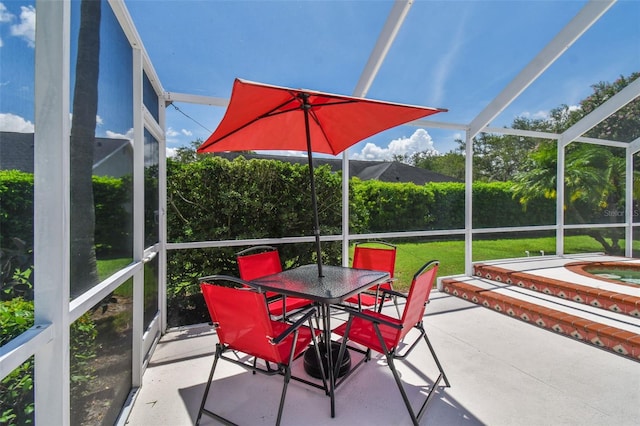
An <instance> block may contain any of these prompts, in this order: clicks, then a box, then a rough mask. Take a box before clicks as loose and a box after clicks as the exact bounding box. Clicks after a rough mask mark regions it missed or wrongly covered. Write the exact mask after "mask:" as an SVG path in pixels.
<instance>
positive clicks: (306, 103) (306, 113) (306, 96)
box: [299, 93, 323, 277]
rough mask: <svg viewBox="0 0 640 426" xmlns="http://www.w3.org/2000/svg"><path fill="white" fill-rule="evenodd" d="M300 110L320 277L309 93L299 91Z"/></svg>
mask: <svg viewBox="0 0 640 426" xmlns="http://www.w3.org/2000/svg"><path fill="white" fill-rule="evenodd" d="M299 97H300V98H301V99H302V110H303V111H304V128H305V132H306V134H307V158H308V160H309V180H310V181H311V207H312V208H313V219H314V230H313V232H314V235H315V238H316V256H317V257H318V276H319V277H322V276H323V275H322V248H321V247H320V220H319V219H318V201H317V199H316V180H315V177H314V175H313V155H312V150H311V132H310V130H309V110H310V109H311V104H310V103H309V94H308V93H300V94H299Z"/></svg>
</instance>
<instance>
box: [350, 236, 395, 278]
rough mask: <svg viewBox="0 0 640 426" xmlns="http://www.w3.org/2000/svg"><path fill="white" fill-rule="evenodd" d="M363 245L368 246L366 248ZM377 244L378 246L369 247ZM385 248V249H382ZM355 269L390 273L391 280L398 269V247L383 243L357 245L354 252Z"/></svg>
mask: <svg viewBox="0 0 640 426" xmlns="http://www.w3.org/2000/svg"><path fill="white" fill-rule="evenodd" d="M363 244H367V246H364V245H363ZM369 244H376V245H377V246H372V247H370V246H368V245H369ZM381 245H382V246H384V247H381ZM351 266H353V267H354V268H362V269H373V270H375V271H383V272H388V273H389V276H390V278H393V274H394V272H395V269H396V247H395V246H394V245H391V244H389V243H383V242H366V243H358V244H356V246H355V248H354V250H353V263H352V264H351Z"/></svg>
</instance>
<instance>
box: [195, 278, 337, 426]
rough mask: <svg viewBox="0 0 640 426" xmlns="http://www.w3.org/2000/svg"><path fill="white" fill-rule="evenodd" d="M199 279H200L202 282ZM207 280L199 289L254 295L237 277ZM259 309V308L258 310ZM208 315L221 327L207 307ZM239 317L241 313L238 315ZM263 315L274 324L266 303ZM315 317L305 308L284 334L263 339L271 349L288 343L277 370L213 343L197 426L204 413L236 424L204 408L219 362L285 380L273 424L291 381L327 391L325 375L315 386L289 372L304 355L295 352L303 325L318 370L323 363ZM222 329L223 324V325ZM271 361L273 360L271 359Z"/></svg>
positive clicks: (221, 344)
mask: <svg viewBox="0 0 640 426" xmlns="http://www.w3.org/2000/svg"><path fill="white" fill-rule="evenodd" d="M201 280H202V279H201ZM208 281H209V282H201V284H200V285H201V287H202V286H218V287H229V286H230V285H231V286H238V287H237V288H234V289H233V290H237V291H242V292H257V291H256V290H255V289H252V288H249V287H246V285H247V283H246V281H243V280H241V279H239V278H236V277H231V276H225V275H212V276H210V277H208ZM222 282H226V283H227V285H223V286H221V285H219V284H218V283H222ZM203 293H204V287H203ZM205 301H206V302H207V306H209V305H210V304H211V303H224V302H223V301H220V302H213V301H211V300H209V299H208V298H207V297H205ZM258 308H259V307H258ZM209 312H210V314H211V315H212V318H211V319H212V321H213V325H214V327H215V328H218V327H220V326H221V325H220V323H219V322H217V318H215V317H214V312H215V308H214V307H211V308H209ZM239 314H241V313H239ZM264 315H265V316H266V318H265V321H270V322H271V324H273V323H275V321H273V320H271V318H270V317H269V314H268V310H267V306H266V303H265V305H264ZM315 315H316V308H315V307H309V308H308V309H306V310H305V312H304V314H303V315H302V316H301V317H300V318H298V320H297V321H296V322H295V323H293V324H291V325H289V326H288V327H287V328H286V330H284V331H283V332H281V333H280V334H279V335H278V336H276V337H269V336H265V339H267V340H268V342H267V344H268V345H273V346H278V345H281V344H290V345H291V348H290V349H289V351H288V352H289V354H288V357H287V358H286V359H280V360H278V362H277V363H275V364H276V367H275V368H273V367H272V366H271V362H270V361H268V360H266V359H263V360H264V361H265V367H262V366H259V365H257V362H256V361H257V359H259V358H260V357H259V356H258V355H255V354H252V353H251V351H250V350H249V351H245V350H243V348H236V347H232V346H231V345H230V344H228V343H227V342H224V341H219V342H218V343H216V351H215V356H214V359H213V365H212V366H211V371H210V373H209V378H208V380H207V385H206V388H205V391H204V395H203V397H202V402H201V403H200V409H199V411H198V417H197V420H196V425H199V424H200V420H201V418H202V415H203V414H206V415H208V416H210V417H213V418H215V419H217V420H218V421H220V422H222V423H224V424H228V425H233V424H235V423H233V422H232V421H231V420H229V419H227V418H225V417H223V416H221V415H220V414H217V413H215V412H213V411H212V410H209V409H207V408H206V407H205V405H206V401H207V397H208V395H209V391H210V389H211V387H212V383H213V377H214V373H215V370H216V367H217V365H218V360H220V359H223V360H226V361H229V362H231V363H233V364H236V365H240V366H242V367H244V368H246V369H247V370H250V371H252V372H253V373H254V374H255V373H261V374H265V375H268V376H273V375H282V376H283V377H284V383H283V387H282V393H281V396H280V404H279V407H278V415H277V420H276V425H279V424H280V422H281V420H282V412H283V409H284V401H285V397H286V393H287V387H288V384H289V382H290V380H291V379H293V380H296V381H299V382H302V383H305V384H308V385H311V386H313V387H316V388H321V389H323V390H324V391H325V393H328V392H329V387H328V385H327V382H326V380H325V379H324V376H325V375H324V372H323V379H322V382H323V384H322V386H319V385H318V384H316V383H313V382H310V381H308V380H306V379H303V378H301V377H297V376H294V375H292V373H291V364H292V363H293V361H294V359H296V358H297V357H300V356H301V355H302V354H303V353H304V352H303V351H300V350H299V351H298V353H297V354H296V348H297V347H298V334H299V331H300V328H301V327H303V326H305V323H306V324H307V325H306V327H308V329H309V330H310V334H311V345H310V346H309V347H313V348H314V352H315V355H316V357H317V360H318V363H319V364H320V366H321V368H322V363H321V361H320V360H321V357H320V351H319V349H318V340H317V335H318V334H319V333H320V331H319V330H317V329H316V328H315V327H314V325H313V322H312V321H311V318H313V317H314V316H315ZM223 326H224V325H223ZM291 335H293V338H292V340H290V341H289V343H287V342H285V339H287V338H288V337H289V336H291ZM230 352H232V353H234V354H236V355H235V356H228V355H227V353H230ZM238 353H244V354H247V355H249V357H250V358H249V359H244V360H243V359H242V357H239V356H238V355H237V354H238ZM251 358H253V361H252V362H251V361H250V359H251ZM272 362H273V360H272Z"/></svg>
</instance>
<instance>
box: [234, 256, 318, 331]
mask: <svg viewBox="0 0 640 426" xmlns="http://www.w3.org/2000/svg"><path fill="white" fill-rule="evenodd" d="M236 259H237V261H238V270H239V272H240V278H242V279H243V280H245V281H251V280H253V279H256V278H261V277H264V276H266V275H271V274H276V273H278V272H282V263H281V262H280V255H279V254H278V250H277V249H276V248H275V247H271V246H255V247H249V248H248V249H245V250H242V251H240V252H238V253H236ZM265 295H266V297H267V303H268V306H269V313H270V314H271V315H272V316H273V317H274V318H282V320H283V321H284V320H286V319H287V315H288V314H289V313H291V312H295V311H298V310H300V309H303V308H306V307H308V306H309V305H311V304H313V302H312V301H310V300H307V299H302V298H299V297H290V296H282V295H280V294H277V293H274V292H266V294H265Z"/></svg>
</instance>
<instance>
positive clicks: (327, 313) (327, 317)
mask: <svg viewBox="0 0 640 426" xmlns="http://www.w3.org/2000/svg"><path fill="white" fill-rule="evenodd" d="M323 310H324V312H323V314H324V315H323V316H324V344H325V349H326V351H325V352H326V356H327V365H328V366H329V368H328V370H329V371H328V372H327V373H328V377H329V398H330V399H331V417H335V416H336V405H335V393H334V392H335V383H336V379H335V374H334V371H333V356H332V351H331V306H330V305H329V304H325V305H323Z"/></svg>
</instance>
